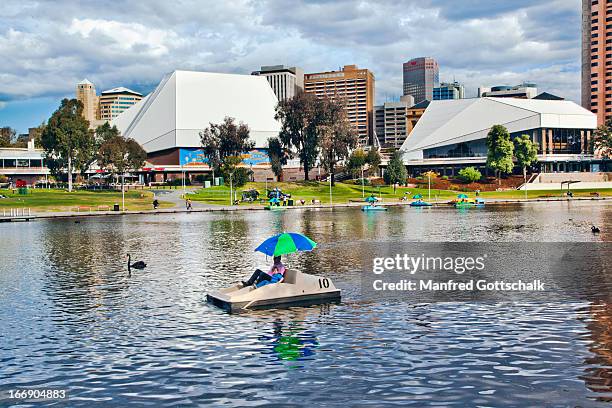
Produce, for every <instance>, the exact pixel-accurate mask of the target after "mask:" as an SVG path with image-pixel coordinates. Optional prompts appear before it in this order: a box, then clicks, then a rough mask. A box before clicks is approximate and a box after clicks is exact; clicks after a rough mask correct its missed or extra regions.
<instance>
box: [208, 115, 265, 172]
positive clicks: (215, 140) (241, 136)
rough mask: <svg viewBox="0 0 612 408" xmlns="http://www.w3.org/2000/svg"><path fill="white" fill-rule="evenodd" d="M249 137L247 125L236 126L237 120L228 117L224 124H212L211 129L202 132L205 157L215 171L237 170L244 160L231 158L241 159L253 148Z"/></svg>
mask: <svg viewBox="0 0 612 408" xmlns="http://www.w3.org/2000/svg"><path fill="white" fill-rule="evenodd" d="M249 135H250V130H249V127H248V126H247V125H246V124H244V123H242V122H240V123H239V124H236V120H235V119H234V118H230V117H228V116H226V117H225V119H223V122H222V123H220V124H215V123H210V126H209V127H207V128H206V129H204V130H203V131H201V132H200V141H201V143H202V150H203V153H204V157H206V158H207V159H208V164H209V166H210V167H211V168H212V169H213V171H221V166H225V170H227V169H228V168H231V169H232V170H233V169H235V167H236V166H237V164H239V163H240V162H241V161H242V160H239V161H237V160H234V159H230V158H241V157H242V154H244V153H245V152H247V151H248V150H250V149H252V148H253V146H254V143H253V142H250V141H249ZM233 163H237V164H236V165H234V164H233Z"/></svg>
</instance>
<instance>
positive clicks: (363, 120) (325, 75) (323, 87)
mask: <svg viewBox="0 0 612 408" xmlns="http://www.w3.org/2000/svg"><path fill="white" fill-rule="evenodd" d="M374 81H375V80H374V74H373V73H372V72H371V71H370V70H368V69H359V68H357V66H356V65H345V66H344V67H343V68H342V69H341V70H339V71H327V72H317V73H312V74H306V75H304V90H305V92H309V93H313V94H315V95H316V96H317V97H319V98H323V97H326V98H329V99H332V100H335V99H340V100H342V101H343V103H344V104H345V107H346V110H347V116H348V119H349V121H350V122H351V124H352V125H353V128H354V129H355V131H356V132H357V134H358V135H359V143H360V144H361V145H362V146H365V145H369V144H372V143H374V139H373V134H374V117H373V111H374Z"/></svg>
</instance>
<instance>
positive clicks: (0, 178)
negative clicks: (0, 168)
mask: <svg viewBox="0 0 612 408" xmlns="http://www.w3.org/2000/svg"><path fill="white" fill-rule="evenodd" d="M0 183H3V184H4V183H8V177H6V176H5V175H4V174H0Z"/></svg>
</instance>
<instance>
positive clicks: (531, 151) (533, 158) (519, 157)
mask: <svg viewBox="0 0 612 408" xmlns="http://www.w3.org/2000/svg"><path fill="white" fill-rule="evenodd" d="M514 157H515V158H516V164H517V165H518V166H519V167H520V168H521V169H523V178H524V179H525V183H526V182H527V167H529V166H531V165H532V164H534V163H536V162H537V161H538V144H537V143H535V142H532V141H531V138H530V137H529V135H521V136H519V137H517V138H516V139H514Z"/></svg>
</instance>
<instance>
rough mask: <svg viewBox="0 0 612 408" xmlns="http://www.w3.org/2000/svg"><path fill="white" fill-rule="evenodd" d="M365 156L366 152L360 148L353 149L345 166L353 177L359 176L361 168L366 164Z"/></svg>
mask: <svg viewBox="0 0 612 408" xmlns="http://www.w3.org/2000/svg"><path fill="white" fill-rule="evenodd" d="M367 157H368V156H367V154H366V152H364V151H363V149H361V148H358V149H355V150H353V152H352V153H351V155H350V156H349V158H348V161H347V163H346V168H347V170H348V171H349V172H350V173H351V175H352V176H353V177H354V178H356V177H359V176H361V170H362V169H363V166H365V165H366V159H367Z"/></svg>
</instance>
